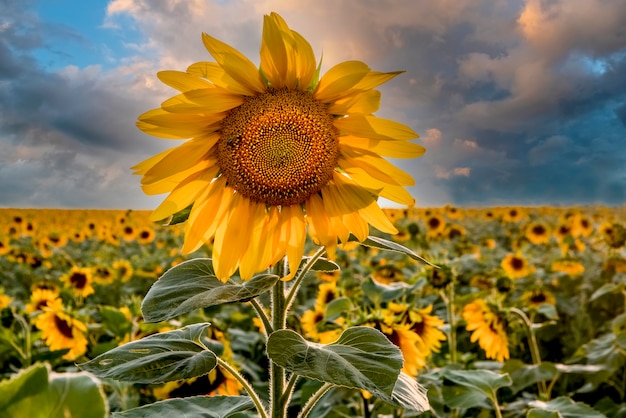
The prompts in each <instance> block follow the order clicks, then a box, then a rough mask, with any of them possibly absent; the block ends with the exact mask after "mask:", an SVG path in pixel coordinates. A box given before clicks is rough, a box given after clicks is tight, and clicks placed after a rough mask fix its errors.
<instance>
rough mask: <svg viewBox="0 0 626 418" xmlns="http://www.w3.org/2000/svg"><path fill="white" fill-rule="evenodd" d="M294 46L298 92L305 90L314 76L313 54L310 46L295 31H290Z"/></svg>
mask: <svg viewBox="0 0 626 418" xmlns="http://www.w3.org/2000/svg"><path fill="white" fill-rule="evenodd" d="M291 34H292V36H293V39H294V41H295V45H296V47H295V48H296V57H295V58H296V63H295V66H296V74H297V81H298V85H299V88H300V90H306V89H307V88H308V87H309V84H311V80H313V75H314V74H315V70H316V64H315V53H314V52H313V48H311V44H309V43H308V42H307V40H306V39H304V37H303V36H302V35H300V34H299V33H298V32H296V31H291Z"/></svg>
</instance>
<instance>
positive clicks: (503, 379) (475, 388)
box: [442, 369, 512, 408]
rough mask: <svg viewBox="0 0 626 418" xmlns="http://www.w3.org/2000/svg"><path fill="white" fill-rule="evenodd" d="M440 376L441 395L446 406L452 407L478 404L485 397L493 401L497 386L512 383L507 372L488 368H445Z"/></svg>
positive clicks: (466, 406) (467, 406)
mask: <svg viewBox="0 0 626 418" xmlns="http://www.w3.org/2000/svg"><path fill="white" fill-rule="evenodd" d="M442 376H443V378H444V386H443V396H444V399H445V400H446V403H447V404H448V406H450V407H452V408H471V407H475V406H479V405H481V404H482V403H483V402H484V401H485V399H489V400H491V401H493V400H495V398H496V391H497V390H498V389H499V388H501V387H504V386H510V385H511V384H512V381H511V378H510V377H509V375H508V374H499V373H494V372H492V371H489V370H453V369H446V370H445V371H444V372H443V374H442ZM446 381H447V384H446ZM450 383H452V384H450Z"/></svg>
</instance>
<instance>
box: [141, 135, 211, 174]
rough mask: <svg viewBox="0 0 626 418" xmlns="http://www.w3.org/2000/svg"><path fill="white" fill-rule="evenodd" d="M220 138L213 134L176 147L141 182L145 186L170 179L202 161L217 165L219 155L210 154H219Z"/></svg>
mask: <svg viewBox="0 0 626 418" xmlns="http://www.w3.org/2000/svg"><path fill="white" fill-rule="evenodd" d="M219 138H220V134H217V133H213V134H210V135H208V136H206V137H198V138H194V139H192V140H190V141H187V142H185V143H184V144H182V145H180V146H178V147H176V148H175V149H174V150H173V151H172V152H170V153H169V154H168V155H167V156H165V157H164V158H163V159H162V160H161V161H159V162H158V163H157V164H155V165H154V166H153V167H152V168H150V169H149V170H148V171H147V172H146V174H145V175H144V177H143V179H141V182H142V183H143V184H147V183H153V182H155V181H158V180H161V179H164V178H167V177H170V176H172V175H174V174H176V173H177V172H178V171H181V170H185V169H187V168H188V167H191V166H193V165H195V164H196V163H197V162H198V161H199V160H200V159H204V160H212V162H213V164H215V163H216V162H217V155H214V156H211V155H209V154H217V153H216V144H217V141H218V140H219ZM214 148H215V149H214Z"/></svg>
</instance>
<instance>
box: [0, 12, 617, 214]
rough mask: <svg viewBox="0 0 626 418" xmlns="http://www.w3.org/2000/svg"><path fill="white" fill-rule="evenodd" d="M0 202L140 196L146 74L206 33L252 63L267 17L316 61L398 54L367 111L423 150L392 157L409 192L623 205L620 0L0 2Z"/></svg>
mask: <svg viewBox="0 0 626 418" xmlns="http://www.w3.org/2000/svg"><path fill="white" fill-rule="evenodd" d="M0 10H1V12H0V207H35V208H40V207H56V208H135V209H149V208H153V207H155V205H156V204H157V203H158V202H159V201H160V200H161V199H162V197H160V196H157V197H146V196H145V195H144V194H143V193H142V191H141V189H140V187H139V178H138V177H134V176H133V175H132V174H131V170H130V167H131V166H133V165H134V164H136V163H137V162H139V161H142V160H144V159H146V158H148V157H150V156H151V155H153V154H155V153H156V152H158V151H161V150H163V149H165V148H166V147H169V146H172V145H173V144H172V142H171V141H167V140H162V139H158V138H154V137H150V136H147V135H145V134H143V133H142V132H140V131H138V130H137V129H136V127H135V121H136V118H137V116H138V115H139V114H141V113H143V112H145V111H147V110H149V109H151V108H154V107H157V106H159V104H160V103H161V101H163V100H164V99H166V98H167V97H169V96H171V95H173V94H174V91H172V90H170V89H169V88H167V87H165V86H163V85H162V84H161V83H160V82H159V81H158V80H157V79H156V76H155V74H156V72H157V71H160V70H165V69H175V70H184V69H185V68H187V66H188V65H189V64H191V63H193V62H196V61H206V60H211V57H210V56H209V55H208V53H207V52H206V50H204V48H203V46H202V42H201V33H202V32H207V33H209V34H211V35H212V36H214V37H217V38H218V39H221V40H223V41H224V42H227V43H229V44H230V45H232V46H234V47H236V48H237V49H239V50H240V51H242V52H243V53H244V54H246V55H247V56H248V57H249V58H250V59H251V60H252V61H253V62H255V63H258V51H259V46H260V37H261V29H262V22H263V15H264V14H269V13H270V12H272V11H275V12H278V13H279V14H281V15H282V16H283V17H284V18H285V20H286V21H287V22H288V24H289V25H290V27H291V28H292V29H294V30H297V31H298V32H300V33H301V34H302V35H303V36H304V37H305V38H307V39H308V40H309V42H310V43H311V45H312V46H313V48H314V50H315V52H316V55H317V56H318V58H319V57H320V56H321V55H322V54H323V57H324V58H323V65H322V70H326V69H328V68H329V67H330V66H332V65H334V64H336V63H338V62H340V61H346V60H361V61H364V62H366V63H367V64H368V65H369V66H370V67H371V68H372V69H374V70H378V71H393V70H406V73H404V74H403V75H401V76H399V77H397V78H395V79H394V80H392V81H391V82H389V83H387V84H385V85H383V86H382V88H381V91H382V93H383V100H382V106H381V110H380V111H379V112H377V115H378V116H381V117H386V118H391V119H395V120H398V121H401V122H403V123H405V124H408V125H409V126H411V127H412V128H413V129H414V130H415V131H417V132H419V133H420V135H421V138H420V139H419V140H418V141H419V142H420V143H422V144H423V145H424V146H425V147H426V148H427V153H426V154H425V155H424V156H423V157H422V158H420V159H416V160H410V161H407V160H398V161H396V162H395V163H397V164H398V165H400V166H401V167H402V168H404V169H405V170H407V171H408V172H409V173H411V174H412V175H413V177H414V178H415V179H416V185H415V186H414V187H412V188H410V191H411V193H412V194H413V195H414V196H415V198H416V199H417V205H418V206H441V205H444V204H447V203H450V204H454V205H459V206H494V205H540V204H550V205H573V204H591V203H603V204H611V205H617V204H626V81H624V80H625V78H624V74H626V24H625V22H626V2H625V1H624V0H526V1H524V0H440V1H426V0H423V1H422V0H299V1H292V2H291V1H290V2H287V1H278V0H178V1H177V0H111V1H106V0H89V1H83V0H39V1H36V0H0Z"/></svg>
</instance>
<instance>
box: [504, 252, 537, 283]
mask: <svg viewBox="0 0 626 418" xmlns="http://www.w3.org/2000/svg"><path fill="white" fill-rule="evenodd" d="M500 265H501V266H502V269H503V270H504V273H505V274H506V275H507V277H510V278H511V279H521V278H522V277H526V276H528V275H529V274H530V273H531V271H532V268H531V267H530V266H529V265H528V261H526V259H525V258H524V257H522V256H521V255H517V254H507V255H506V257H504V259H503V260H502V262H501V263H500Z"/></svg>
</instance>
